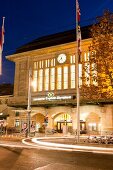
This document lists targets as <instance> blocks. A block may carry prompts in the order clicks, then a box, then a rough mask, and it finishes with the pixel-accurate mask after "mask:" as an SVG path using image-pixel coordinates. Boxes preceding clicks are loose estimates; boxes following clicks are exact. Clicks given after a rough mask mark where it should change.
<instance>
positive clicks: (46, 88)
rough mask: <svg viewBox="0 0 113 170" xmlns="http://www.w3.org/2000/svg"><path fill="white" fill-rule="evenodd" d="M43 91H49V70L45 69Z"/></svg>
mask: <svg viewBox="0 0 113 170" xmlns="http://www.w3.org/2000/svg"><path fill="white" fill-rule="evenodd" d="M44 85H45V90H49V68H47V69H45V81H44Z"/></svg>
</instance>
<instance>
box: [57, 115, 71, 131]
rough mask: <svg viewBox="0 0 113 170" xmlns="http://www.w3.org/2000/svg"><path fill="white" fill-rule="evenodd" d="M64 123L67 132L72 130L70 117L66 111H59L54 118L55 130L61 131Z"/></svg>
mask: <svg viewBox="0 0 113 170" xmlns="http://www.w3.org/2000/svg"><path fill="white" fill-rule="evenodd" d="M64 125H65V126H67V128H68V132H71V131H72V119H71V116H70V115H69V114H67V113H61V114H59V115H58V116H57V117H56V118H55V119H54V127H55V129H56V130H57V132H59V133H62V132H63V126H64Z"/></svg>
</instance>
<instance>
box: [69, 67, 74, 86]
mask: <svg viewBox="0 0 113 170" xmlns="http://www.w3.org/2000/svg"><path fill="white" fill-rule="evenodd" d="M70 69H71V88H75V65H71V68H70Z"/></svg>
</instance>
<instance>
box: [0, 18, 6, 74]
mask: <svg viewBox="0 0 113 170" xmlns="http://www.w3.org/2000/svg"><path fill="white" fill-rule="evenodd" d="M4 21H5V17H3V18H2V30H1V52H0V75H2V51H3V44H4Z"/></svg>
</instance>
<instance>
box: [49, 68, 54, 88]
mask: <svg viewBox="0 0 113 170" xmlns="http://www.w3.org/2000/svg"><path fill="white" fill-rule="evenodd" d="M50 89H51V90H54V89H55V68H51V72H50Z"/></svg>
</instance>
